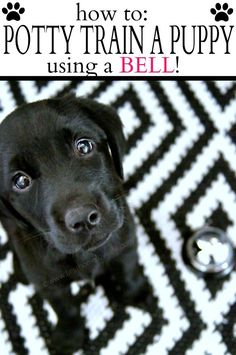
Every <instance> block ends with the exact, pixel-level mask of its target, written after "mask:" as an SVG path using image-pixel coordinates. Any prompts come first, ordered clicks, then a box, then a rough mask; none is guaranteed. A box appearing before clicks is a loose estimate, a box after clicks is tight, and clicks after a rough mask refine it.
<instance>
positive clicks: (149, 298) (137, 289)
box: [114, 274, 156, 309]
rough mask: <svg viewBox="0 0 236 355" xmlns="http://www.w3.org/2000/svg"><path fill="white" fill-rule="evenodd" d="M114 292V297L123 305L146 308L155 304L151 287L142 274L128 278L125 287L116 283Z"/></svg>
mask: <svg viewBox="0 0 236 355" xmlns="http://www.w3.org/2000/svg"><path fill="white" fill-rule="evenodd" d="M115 293H116V295H115V298H117V300H118V301H119V302H121V303H123V304H125V305H133V306H135V307H139V308H145V309H147V308H150V307H151V306H153V305H154V304H156V301H155V298H154V296H153V290H152V287H151V286H150V284H149V283H148V281H147V279H146V278H145V277H144V276H143V275H142V274H140V275H139V277H137V278H136V279H133V280H130V282H129V283H127V284H126V285H125V287H124V286H123V287H122V286H120V285H117V289H116V291H114V294H115Z"/></svg>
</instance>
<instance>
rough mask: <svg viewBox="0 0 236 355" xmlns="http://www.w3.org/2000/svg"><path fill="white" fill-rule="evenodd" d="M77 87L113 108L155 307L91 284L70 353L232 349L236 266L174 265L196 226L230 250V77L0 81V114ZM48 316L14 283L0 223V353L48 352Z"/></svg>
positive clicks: (233, 180)
mask: <svg viewBox="0 0 236 355" xmlns="http://www.w3.org/2000/svg"><path fill="white" fill-rule="evenodd" d="M70 91H75V93H76V95H78V96H89V97H91V98H94V99H96V100H98V101H100V102H103V103H105V104H110V105H112V106H113V107H115V108H116V109H117V110H118V113H119V114H120V117H121V119H122V121H123V124H124V130H125V134H126V137H127V141H128V150H127V154H126V156H125V159H124V170H125V176H126V182H125V188H126V191H127V195H128V201H129V204H130V206H131V208H132V210H133V212H134V214H135V217H136V222H137V235H138V242H139V256H140V262H141V263H142V265H143V266H144V272H145V274H146V276H147V277H148V280H149V282H150V284H151V285H152V287H153V290H154V294H155V296H156V299H157V304H156V307H155V308H154V309H152V310H151V311H150V310H148V309H147V310H141V309H138V308H136V307H133V306H132V307H131V306H130V307H126V308H123V307H122V306H120V305H117V304H113V303H112V302H111V301H110V300H109V299H108V298H107V296H106V294H105V293H104V291H103V289H102V288H101V287H98V288H96V289H95V290H93V291H91V290H88V292H87V294H86V292H85V291H86V287H87V286H86V285H84V286H81V285H80V286H79V285H78V284H76V283H75V284H73V285H72V289H73V292H74V293H75V294H76V293H79V292H81V290H83V291H84V292H83V293H84V294H85V296H84V300H83V306H82V313H83V315H84V319H85V324H86V326H87V327H88V329H89V336H90V340H89V342H88V344H86V346H85V349H84V350H83V351H82V350H81V351H78V352H77V353H76V354H100V355H120V354H122V355H124V354H129V355H131V354H132V355H138V354H148V355H166V354H168V355H170V354H173V355H182V354H186V355H224V354H232V355H234V354H236V272H235V271H232V272H231V273H230V275H229V276H227V277H226V278H223V279H218V280H209V279H207V278H204V277H200V276H197V275H196V274H194V273H193V272H192V271H191V270H190V269H189V268H188V267H187V266H186V265H185V263H184V261H183V258H182V246H183V243H184V240H186V239H187V238H188V237H190V236H191V235H192V234H193V232H194V231H196V230H198V229H199V228H201V227H202V226H204V225H206V224H210V225H213V226H215V227H220V228H221V229H223V230H224V231H226V233H227V235H228V236H229V238H230V239H231V240H232V243H233V245H234V246H236V83H234V82H230V81H227V82H224V81H218V82H205V81H191V82H185V81H159V82H158V81H9V82H7V81H0V121H1V120H2V119H3V118H4V117H5V116H6V115H7V114H8V113H10V112H11V111H12V110H13V109H14V108H15V107H17V106H18V105H20V104H22V103H24V102H31V101H35V100H39V99H44V98H49V97H54V96H58V95H63V94H65V93H68V92H70ZM55 321H56V318H55V314H54V313H53V311H52V309H51V308H50V306H49V305H48V304H47V303H46V302H43V301H42V300H41V298H40V297H39V296H38V295H37V294H36V293H35V292H34V289H33V288H32V287H27V286H24V285H22V284H20V283H19V282H18V280H17V279H16V276H15V275H14V273H13V267H12V252H11V250H10V248H9V244H8V240H7V236H6V235H5V233H4V231H3V230H2V229H1V230H0V354H1V355H8V354H20V355H21V354H30V355H47V354H52V355H58V354H56V352H55V351H54V350H53V347H52V344H51V342H50V329H51V327H52V324H54V323H55Z"/></svg>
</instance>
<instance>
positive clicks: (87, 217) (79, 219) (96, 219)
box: [64, 205, 101, 234]
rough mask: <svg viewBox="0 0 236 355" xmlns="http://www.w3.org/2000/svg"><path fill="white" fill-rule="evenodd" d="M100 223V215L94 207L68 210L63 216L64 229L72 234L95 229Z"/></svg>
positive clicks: (86, 206)
mask: <svg viewBox="0 0 236 355" xmlns="http://www.w3.org/2000/svg"><path fill="white" fill-rule="evenodd" d="M100 221H101V213H100V211H99V210H98V208H97V207H96V206H95V205H82V206H79V207H76V208H70V209H68V210H67V211H66V212H65V216H64V223H65V227H66V228H67V230H68V231H69V232H71V233H74V234H77V233H79V232H82V231H83V230H90V229H92V228H94V227H97V226H98V225H99V223H100Z"/></svg>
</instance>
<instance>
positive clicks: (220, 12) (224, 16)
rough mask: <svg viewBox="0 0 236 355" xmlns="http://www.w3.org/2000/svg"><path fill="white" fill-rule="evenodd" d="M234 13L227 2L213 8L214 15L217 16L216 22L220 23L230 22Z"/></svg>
mask: <svg viewBox="0 0 236 355" xmlns="http://www.w3.org/2000/svg"><path fill="white" fill-rule="evenodd" d="M233 12H234V10H233V9H232V8H229V5H228V4H227V3H226V2H225V3H224V4H223V5H221V4H219V3H217V4H215V8H211V13H212V15H214V16H215V20H216V21H217V22H218V21H225V22H227V21H229V15H231V14H232V13H233Z"/></svg>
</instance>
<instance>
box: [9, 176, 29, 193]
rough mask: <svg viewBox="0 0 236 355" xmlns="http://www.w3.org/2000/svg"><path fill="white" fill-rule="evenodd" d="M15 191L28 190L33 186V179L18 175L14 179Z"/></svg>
mask: <svg viewBox="0 0 236 355" xmlns="http://www.w3.org/2000/svg"><path fill="white" fill-rule="evenodd" d="M12 182H13V189H14V190H15V191H19V190H20V191H22V190H27V189H28V188H29V187H30V185H31V184H32V179H31V177H30V176H28V175H27V174H25V173H17V174H16V175H15V176H14V177H13V179H12Z"/></svg>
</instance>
